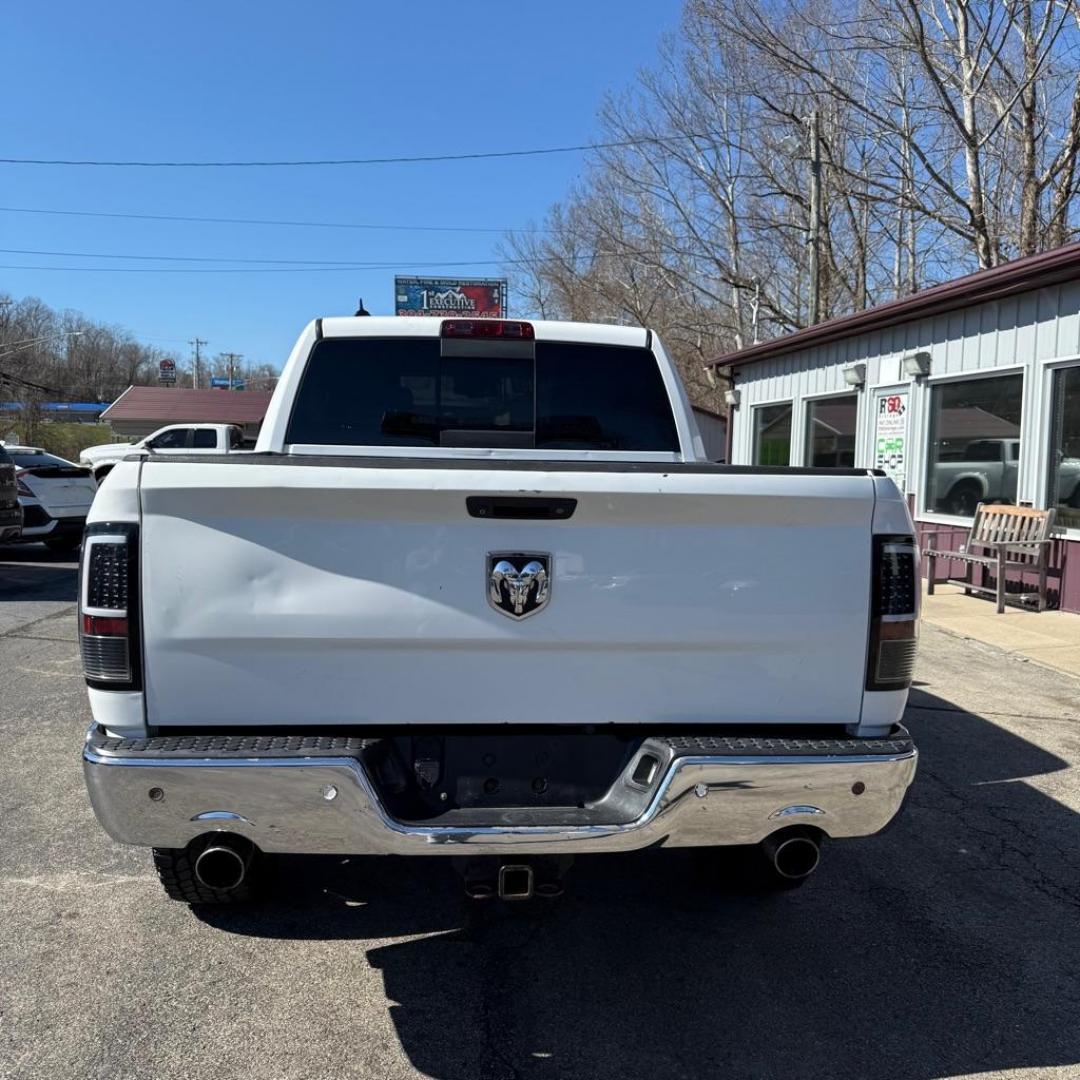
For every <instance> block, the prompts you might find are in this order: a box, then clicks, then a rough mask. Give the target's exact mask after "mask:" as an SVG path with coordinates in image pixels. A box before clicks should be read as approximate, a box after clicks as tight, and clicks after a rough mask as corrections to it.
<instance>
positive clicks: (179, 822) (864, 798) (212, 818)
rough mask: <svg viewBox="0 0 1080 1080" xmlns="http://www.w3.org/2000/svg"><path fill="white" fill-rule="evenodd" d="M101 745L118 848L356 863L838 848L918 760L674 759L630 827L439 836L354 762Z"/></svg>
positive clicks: (887, 816) (94, 758) (106, 820)
mask: <svg viewBox="0 0 1080 1080" xmlns="http://www.w3.org/2000/svg"><path fill="white" fill-rule="evenodd" d="M111 741H112V742H113V743H118V742H120V741H121V740H111ZM702 741H704V742H708V741H709V740H702ZM713 741H714V742H715V741H719V742H724V740H713ZM729 741H730V740H729ZM744 741H745V742H747V743H754V742H758V743H760V742H766V743H772V742H776V741H780V740H744ZM804 741H806V740H804ZM109 742H110V740H108V739H107V737H105V736H104V734H103V733H102V732H101V731H100V730H99V729H98V728H97V727H96V726H93V727H91V729H90V732H89V734H88V736H87V741H86V746H85V748H84V751H83V767H84V771H85V774H86V783H87V787H88V788H89V791H90V799H91V802H92V803H93V806H94V811H95V813H96V814H97V817H98V820H99V821H100V822H101V824H102V826H103V827H104V828H105V830H106V832H108V834H109V835H110V836H111V837H113V839H115V840H118V841H120V842H121V843H127V844H138V845H145V846H153V847H167V848H180V847H184V846H185V845H186V844H187V843H188V842H189V841H191V840H192V839H194V838H195V837H196V836H199V835H201V834H203V833H206V832H211V831H226V832H233V833H239V834H241V835H243V836H246V837H248V838H249V839H250V840H252V841H253V842H254V843H255V844H257V845H258V846H259V847H260V848H261V849H262V850H263V851H268V852H292V853H311V854H316V853H319V854H356V855H360V854H395V855H456V854H464V853H468V854H476V855H499V854H507V853H509V852H511V851H515V852H518V853H519V854H525V853H526V852H528V853H531V854H535V855H541V854H576V853H586V852H604V851H631V850H636V849H639V848H646V847H653V846H657V847H705V846H714V845H728V844H754V843H758V842H759V841H761V840H763V839H764V838H765V837H766V836H768V835H770V834H771V833H773V832H776V831H777V830H778V829H781V828H784V827H786V826H789V825H812V826H814V827H816V828H819V829H821V831H822V832H824V833H825V834H826V835H828V836H830V837H834V838H835V837H848V836H867V835H870V834H871V833H875V832H878V831H879V830H880V829H882V828H884V827H885V825H887V824H888V823H889V821H890V820H891V819H892V818H893V817H894V816H895V815H896V813H897V811H898V810H899V809H900V806H901V804H902V802H903V799H904V795H905V793H906V791H907V789H908V787H909V785H910V784H911V781H912V779H913V777H914V775H915V767H916V760H917V756H918V755H917V751H916V749H915V746H914V744H913V743H912V742H911V739H910V736H908V734H907V732H906V731H904V730H903V729H902V728H898V729H897V732H896V733H895V737H890V739H888V740H875V741H871V740H866V741H865V743H866V748H867V749H868V750H869V749H870V748H871V747H872V748H873V749H874V752H872V753H870V752H868V753H860V752H858V751H859V750H860V749H861V748H860V747H855V748H852V746H851V744H852V742H853V740H835V743H836V746H837V748H839V746H840V745H841V743H843V745H844V747H845V749H844V752H842V753H841V752H836V753H829V752H828V750H829V748H830V747H829V741H828V740H824V741H820V742H818V743H815V744H814V747H817V746H820V747H821V748H822V751H823V752H821V753H817V752H814V747H811V748H810V750H809V752H808V751H807V749H806V748H805V747H804V748H802V752H801V753H798V754H790V755H789V754H784V753H782V752H775V751H772V752H769V753H761V754H730V753H715V754H713V753H705V754H703V753H697V752H694V753H685V752H684V753H675V754H673V755H672V757H671V758H670V760H669V761H668V763H667V765H666V768H665V770H664V772H663V774H662V775H661V776H660V777H659V779H658V782H657V783H656V785H655V789H654V791H653V793H652V794H651V796H650V797H649V800H648V803H647V805H646V809H645V810H644V812H643V813H641V814H640V815H639V816H638V817H636V818H635V819H634V820H632V821H627V822H625V823H622V824H587V823H585V824H575V825H570V826H567V825H501V824H498V823H497V822H492V823H490V824H483V825H470V826H452V825H451V826H446V825H444V826H439V825H437V824H436V825H424V824H416V823H410V822H403V821H398V820H396V819H394V818H393V817H391V816H390V814H388V813H387V811H386V809H385V808H384V807H383V805H382V804H381V802H380V800H379V797H378V794H377V791H376V788H375V786H374V784H373V783H372V781H371V779H370V778H369V776H368V774H367V772H366V770H365V768H364V766H363V764H362V762H361V761H360V760H359V757H358V756H354V755H349V756H327V755H322V756H310V755H305V754H304V753H303V751H299V752H297V753H296V754H291V755H285V756H282V755H280V754H278V755H266V756H237V754H236V753H235V752H234V753H233V754H232V756H228V757H213V756H199V755H196V754H192V755H190V756H177V754H176V752H175V750H174V749H173V748H170V751H169V752H168V753H163V752H162V753H155V750H154V749H153V743H154V742H155V740H147V741H146V742H147V745H146V746H145V747H143V748H141V749H139V750H138V751H135V752H129V753H125V752H112V751H110V750H109V749H108V748H107V745H108V743H109ZM684 749H685V747H684ZM240 754H241V755H242V754H243V751H242V750H241V751H240ZM495 816H496V817H497V816H498V815H497V814H495Z"/></svg>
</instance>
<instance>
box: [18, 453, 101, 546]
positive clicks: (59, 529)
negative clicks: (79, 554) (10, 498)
mask: <svg viewBox="0 0 1080 1080" xmlns="http://www.w3.org/2000/svg"><path fill="white" fill-rule="evenodd" d="M4 448H5V450H6V451H7V454H8V456H9V457H10V458H11V460H12V463H13V464H14V466H15V480H16V490H17V494H18V499H19V505H20V506H21V507H22V513H23V524H22V532H21V534H20V536H19V539H20V540H21V541H25V542H28V543H31V542H41V543H44V544H45V545H46V546H47V547H49V548H51V549H52V550H53V551H74V550H75V549H76V548H77V547H78V546H79V544H81V543H82V534H83V529H84V528H85V526H86V515H87V513H88V512H89V510H90V504H91V503H92V502H93V501H94V495H95V494H96V493H97V484H95V483H94V478H93V477H92V476H91V475H90V470H89V469H85V468H82V467H81V466H79V465H76V464H75V463H74V462H73V461H68V460H66V459H65V458H62V457H57V456H56V455H55V454H50V453H49V452H48V451H46V450H42V449H41V447H38V446H13V445H12V444H11V443H7V444H5V447H4Z"/></svg>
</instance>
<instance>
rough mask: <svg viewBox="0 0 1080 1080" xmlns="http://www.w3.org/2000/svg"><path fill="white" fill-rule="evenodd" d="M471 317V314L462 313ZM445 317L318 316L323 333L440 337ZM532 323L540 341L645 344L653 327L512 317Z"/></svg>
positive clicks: (319, 330)
mask: <svg viewBox="0 0 1080 1080" xmlns="http://www.w3.org/2000/svg"><path fill="white" fill-rule="evenodd" d="M459 317H460V318H462V319H468V315H462V316H459ZM443 321H444V320H443V319H439V318H434V317H427V316H415V315H401V316H399V315H362V316H355V315H349V316H337V315H335V316H329V317H327V318H323V319H316V320H315V323H314V325H315V333H316V336H321V337H438V336H439V334H440V332H441V330H442V324H443ZM503 321H510V322H527V323H530V324H531V325H532V327H533V331H534V332H535V334H536V340H537V341H581V342H587V343H589V344H592V345H624V346H630V347H637V348H644V347H645V346H647V345H648V343H649V335H650V331H648V330H646V329H644V328H643V327H640V326H615V325H613V324H611V323H585V322H557V321H554V320H550V319H511V320H503Z"/></svg>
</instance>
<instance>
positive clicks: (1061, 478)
mask: <svg viewBox="0 0 1080 1080" xmlns="http://www.w3.org/2000/svg"><path fill="white" fill-rule="evenodd" d="M1019 469H1020V440H1019V439H975V440H974V441H972V442H970V443H968V444H967V446H966V447H964V451H963V454H962V456H961V457H960V458H958V459H957V460H954V461H938V462H935V464H934V465H933V477H932V479H933V503H934V506H935V507H936V508H937V509H938V510H939V511H942V512H944V513H947V514H957V515H959V516H961V517H971V516H972V515H973V514H974V513H975V508H976V507H977V506H978V505H979V503H981V502H1003V503H1014V502H1016V481H1017V474H1018V472H1019ZM1057 497H1058V500H1059V501H1060V502H1061V503H1062V504H1065V505H1068V506H1075V507H1080V461H1078V460H1077V459H1076V458H1062V459H1061V461H1060V462H1059V463H1058V492H1057Z"/></svg>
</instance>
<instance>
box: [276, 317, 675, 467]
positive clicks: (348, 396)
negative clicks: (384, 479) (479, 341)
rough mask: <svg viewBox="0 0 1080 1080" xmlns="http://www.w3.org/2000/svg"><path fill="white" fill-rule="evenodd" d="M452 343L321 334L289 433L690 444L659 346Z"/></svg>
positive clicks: (549, 444) (650, 447)
mask: <svg viewBox="0 0 1080 1080" xmlns="http://www.w3.org/2000/svg"><path fill="white" fill-rule="evenodd" d="M515 344H516V343H515ZM442 353H443V350H442V349H441V348H440V341H439V339H437V338H325V339H323V340H322V341H319V342H317V343H316V344H315V347H314V348H313V350H312V353H311V356H310V357H309V359H308V363H307V367H306V369H305V371H304V376H303V379H302V380H301V384H300V389H299V391H298V393H297V396H296V401H295V403H294V405H293V412H292V416H291V418H290V420H289V429H288V433H287V435H286V442H288V443H307V444H323V445H337V446H469V447H511V448H525V449H538V450H639V451H641V450H644V451H665V452H671V453H677V452H678V450H679V440H678V435H677V433H676V430H675V421H674V418H673V416H672V412H671V404H670V401H669V399H668V394H667V389H666V387H665V386H664V381H663V378H662V377H661V375H660V369H659V367H658V365H657V363H656V358H655V356H654V355H653V354H652V352H651V350H649V349H638V348H628V347H625V346H614V345H589V344H580V343H574V342H554V341H538V342H536V345H535V350H533V349H532V348H529V349H528V350H527V354H526V352H523V351H521V350H519V349H513V348H511V349H507V350H506V353H505V355H504V354H502V353H501V352H500V351H499V350H498V349H496V350H490V349H489V350H477V355H463V356H462V355H454V356H447V355H443V354H442Z"/></svg>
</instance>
